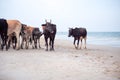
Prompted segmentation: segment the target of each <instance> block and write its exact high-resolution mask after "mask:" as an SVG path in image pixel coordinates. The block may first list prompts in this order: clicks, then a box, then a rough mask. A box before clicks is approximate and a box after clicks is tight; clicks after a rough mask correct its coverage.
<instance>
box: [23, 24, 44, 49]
mask: <svg viewBox="0 0 120 80" xmlns="http://www.w3.org/2000/svg"><path fill="white" fill-rule="evenodd" d="M22 27H23V30H22V31H21V35H22V44H21V48H22V49H23V45H24V44H23V43H24V42H25V43H26V45H25V48H26V49H28V47H29V42H31V44H32V48H33V49H34V48H37V42H39V48H40V37H41V36H42V33H41V32H40V30H39V28H34V27H31V26H27V25H22Z"/></svg>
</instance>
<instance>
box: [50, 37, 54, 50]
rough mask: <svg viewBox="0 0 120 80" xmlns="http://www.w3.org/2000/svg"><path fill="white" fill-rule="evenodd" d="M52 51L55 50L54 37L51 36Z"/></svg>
mask: <svg viewBox="0 0 120 80" xmlns="http://www.w3.org/2000/svg"><path fill="white" fill-rule="evenodd" d="M50 51H54V37H52V38H51V47H50Z"/></svg>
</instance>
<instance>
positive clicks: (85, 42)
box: [84, 37, 87, 49]
mask: <svg viewBox="0 0 120 80" xmlns="http://www.w3.org/2000/svg"><path fill="white" fill-rule="evenodd" d="M86 39H87V38H86V37H85V38H84V41H85V49H87V48H86Z"/></svg>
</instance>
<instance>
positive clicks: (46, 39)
mask: <svg viewBox="0 0 120 80" xmlns="http://www.w3.org/2000/svg"><path fill="white" fill-rule="evenodd" d="M45 43H46V44H45V46H46V51H48V37H45Z"/></svg>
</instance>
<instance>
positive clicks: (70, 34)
mask: <svg viewBox="0 0 120 80" xmlns="http://www.w3.org/2000/svg"><path fill="white" fill-rule="evenodd" d="M72 34H73V28H69V32H68V37H70V36H72Z"/></svg>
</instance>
